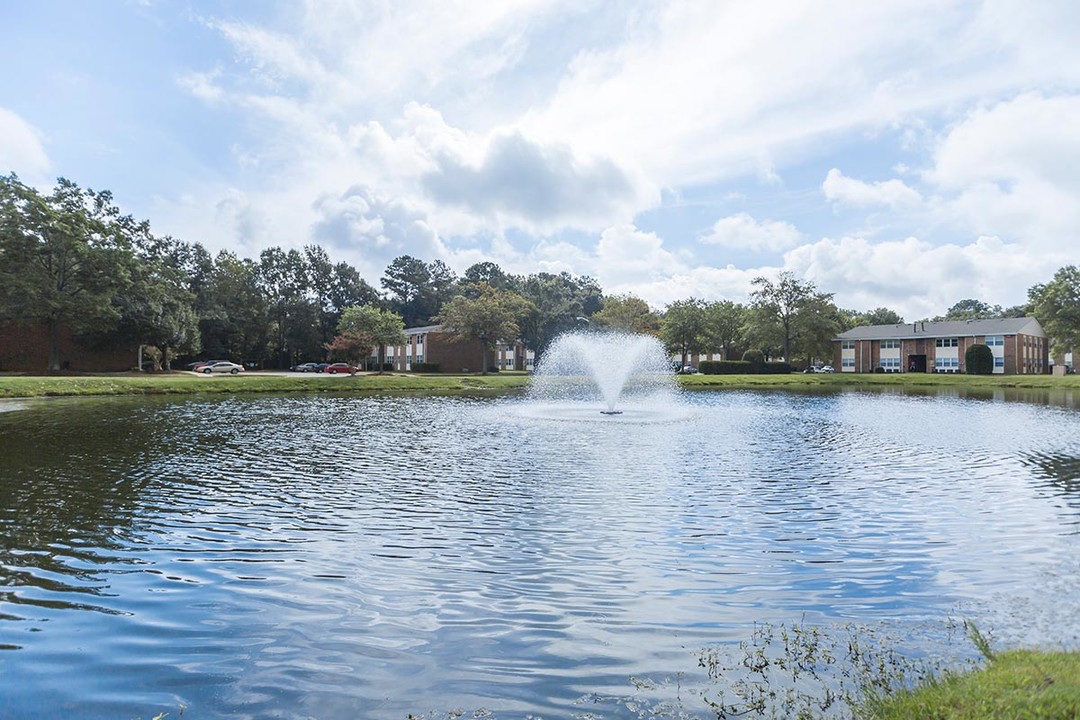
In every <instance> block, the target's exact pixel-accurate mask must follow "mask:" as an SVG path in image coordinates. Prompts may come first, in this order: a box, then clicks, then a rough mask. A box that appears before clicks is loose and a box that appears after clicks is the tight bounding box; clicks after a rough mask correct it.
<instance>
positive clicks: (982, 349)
mask: <svg viewBox="0 0 1080 720" xmlns="http://www.w3.org/2000/svg"><path fill="white" fill-rule="evenodd" d="M964 367H965V368H966V370H967V373H968V374H969V375H992V374H993V373H994V351H993V350H991V349H990V348H989V346H987V345H983V344H982V343H975V344H974V345H971V346H970V347H968V349H967V350H965V351H964Z"/></svg>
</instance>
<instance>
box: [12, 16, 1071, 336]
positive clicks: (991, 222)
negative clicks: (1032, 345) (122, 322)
mask: <svg viewBox="0 0 1080 720" xmlns="http://www.w3.org/2000/svg"><path fill="white" fill-rule="evenodd" d="M1077 37H1080V4H1077V3H1074V2H1071V1H1069V0H1062V1H1060V2H1052V1H1049V0H1047V1H1045V2H1022V1H1018V2H947V1H945V0H926V1H903V0H899V1H896V2H889V3H859V2H822V1H820V0H818V1H813V2H811V1H810V0H806V1H801V0H778V1H777V2H773V3H760V2H720V1H719V0H703V1H701V2H692V1H688V2H671V3H665V2H661V1H660V0H647V1H645V0H643V1H641V2H635V1H634V0H626V1H625V2H618V3H613V2H598V1H596V2H590V1H588V0H573V1H572V2H571V1H562V0H507V1H505V2H497V3H493V2H481V1H480V0H472V1H469V2H450V1H446V0H443V1H441V2H406V1H404V0H403V1H401V2H346V1H344V0H342V1H337V2H335V1H333V0H318V1H317V0H309V2H306V3H305V2H283V3H274V2H270V1H269V0H267V1H266V2H263V1H261V0H260V1H254V0H253V1H250V2H239V1H230V0H219V1H217V2H186V3H185V2H179V1H176V0H174V1H171V2H165V1H164V0H160V1H157V0H141V1H136V0H131V1H127V2H125V1H123V0H115V1H113V2H94V3H87V2H79V1H77V0H66V1H59V0H36V1H35V2H29V1H28V0H27V1H22V0H12V1H11V2H5V3H3V4H0V62H2V63H3V67H4V68H6V69H7V71H6V72H4V73H3V74H0V172H9V171H14V172H17V173H18V174H19V175H20V177H22V178H23V179H24V180H26V181H28V182H31V183H33V184H35V185H37V186H39V187H42V188H47V187H49V186H50V185H51V184H52V182H53V181H54V179H55V178H56V177H57V176H64V177H69V178H71V179H73V180H75V181H76V182H78V183H80V184H81V185H84V186H89V187H92V188H95V189H109V190H112V191H113V192H114V194H115V197H116V200H117V202H118V203H119V204H120V205H121V207H123V208H124V209H125V210H126V211H128V212H131V213H132V214H134V215H136V216H137V217H141V218H147V219H149V220H150V221H151V224H152V226H153V227H154V229H155V231H156V232H158V233H159V234H171V235H173V236H175V237H178V238H181V239H184V240H188V241H192V242H195V241H197V242H201V243H203V244H204V245H206V246H207V247H208V248H210V249H211V250H213V251H216V250H220V249H225V248H228V249H232V250H234V251H235V252H237V253H239V254H241V255H244V256H250V257H254V256H256V255H257V254H258V253H259V252H260V251H261V250H262V249H264V248H266V247H270V246H275V245H277V246H283V247H293V246H296V247H299V246H302V245H305V244H309V243H318V244H322V245H324V246H325V247H326V248H327V249H328V251H329V252H330V254H331V257H332V258H333V259H334V260H346V261H348V262H350V263H352V264H354V265H355V266H356V267H357V268H358V269H360V270H361V272H362V273H363V274H364V275H365V276H366V277H367V278H368V280H369V281H371V282H373V283H374V284H376V285H377V284H378V279H379V277H380V276H381V274H382V271H383V269H384V268H385V267H386V265H387V264H388V263H389V262H390V260H392V259H393V258H394V257H396V256H398V255H401V254H411V255H415V256H417V257H420V258H422V259H425V260H435V259H441V260H443V261H445V262H446V263H447V264H449V265H450V266H451V267H453V268H454V269H456V270H458V271H459V272H460V271H462V270H464V269H465V268H467V267H468V266H469V265H471V264H472V263H474V262H478V261H481V260H492V261H494V262H497V263H499V264H500V265H502V266H503V268H504V269H506V270H508V271H511V272H519V273H531V272H537V271H551V272H558V271H561V270H568V271H571V272H574V273H578V274H588V275H592V276H594V277H596V278H597V279H598V280H599V281H600V283H601V284H602V286H603V287H604V288H605V290H607V291H608V292H619V293H622V292H632V293H635V294H637V295H639V296H641V297H643V298H645V299H646V300H648V301H649V302H650V303H651V304H653V305H654V306H656V307H663V305H664V304H666V303H668V302H671V301H673V300H677V299H683V298H686V297H690V296H694V297H699V298H704V299H709V300H712V299H733V300H737V301H745V300H746V298H747V294H748V292H749V290H750V289H751V285H750V283H751V280H752V279H753V278H754V277H757V276H759V275H765V276H775V275H776V274H777V273H778V272H780V271H783V270H790V271H792V272H795V273H796V274H797V275H799V276H800V277H804V278H806V279H808V280H811V281H813V282H814V283H815V284H816V285H817V287H818V288H819V289H820V290H822V291H827V292H833V293H835V296H836V301H837V303H838V304H840V305H841V306H843V307H848V308H852V309H870V308H873V307H877V306H882V305H884V306H887V307H890V308H892V309H895V310H897V311H899V312H900V313H901V314H902V315H904V316H905V317H906V318H908V319H917V318H922V317H927V316H932V315H935V314H939V313H941V312H943V311H944V310H945V309H946V308H947V307H948V306H949V305H952V304H953V303H955V302H956V301H958V300H960V299H963V298H967V297H975V298H979V299H981V300H984V301H987V302H991V303H998V304H1002V305H1013V304H1017V303H1020V302H1022V301H1023V300H1024V299H1025V296H1026V290H1027V288H1028V287H1030V286H1031V285H1032V284H1034V283H1036V282H1043V281H1046V280H1048V279H1049V278H1050V277H1051V276H1052V274H1053V272H1054V271H1055V270H1056V269H1057V268H1059V267H1061V266H1062V265H1065V264H1075V263H1077V262H1080V240H1078V238H1080V202H1077V198H1078V197H1080V132H1077V128H1080V49H1078V46H1077V44H1076V42H1075V38H1077Z"/></svg>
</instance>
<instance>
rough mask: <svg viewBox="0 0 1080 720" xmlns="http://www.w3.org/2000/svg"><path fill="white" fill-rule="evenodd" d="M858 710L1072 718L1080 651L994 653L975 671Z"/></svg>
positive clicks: (940, 716)
mask: <svg viewBox="0 0 1080 720" xmlns="http://www.w3.org/2000/svg"><path fill="white" fill-rule="evenodd" d="M861 715H862V717H865V718H867V720H912V719H913V718H921V719H924V720H985V719H986V718H1010V719H1011V720H1074V719H1075V718H1080V653H1077V652H1071V653H1070V652H1039V651H1034V650H1012V651H1009V652H1003V653H999V654H995V655H994V656H993V658H992V659H991V660H990V661H989V662H988V663H987V665H986V667H984V668H983V669H981V670H978V671H975V672H970V673H964V674H959V675H958V674H950V675H947V676H945V677H944V678H942V679H939V680H936V681H932V682H930V683H928V684H926V685H923V686H921V687H919V688H917V689H915V690H911V691H907V692H901V693H897V694H894V695H891V696H888V697H886V698H883V699H880V700H872V701H871V702H869V703H867V705H866V706H865V708H864V709H863V711H862V713H861Z"/></svg>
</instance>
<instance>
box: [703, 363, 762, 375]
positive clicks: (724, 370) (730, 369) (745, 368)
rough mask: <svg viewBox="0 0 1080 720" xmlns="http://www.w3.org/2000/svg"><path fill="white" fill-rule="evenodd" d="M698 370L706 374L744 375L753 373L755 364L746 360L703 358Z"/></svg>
mask: <svg viewBox="0 0 1080 720" xmlns="http://www.w3.org/2000/svg"><path fill="white" fill-rule="evenodd" d="M698 370H699V371H700V372H701V373H702V374H704V375H743V374H746V373H752V372H753V371H754V366H753V364H752V363H748V362H746V361H745V360H702V361H701V362H700V363H698Z"/></svg>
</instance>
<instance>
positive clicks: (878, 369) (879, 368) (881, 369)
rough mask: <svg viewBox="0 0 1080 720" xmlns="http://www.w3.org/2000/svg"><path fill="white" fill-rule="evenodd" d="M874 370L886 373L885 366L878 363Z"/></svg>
mask: <svg viewBox="0 0 1080 720" xmlns="http://www.w3.org/2000/svg"><path fill="white" fill-rule="evenodd" d="M874 372H876V373H881V374H882V375H884V374H885V368H883V367H881V366H880V365H878V366H877V367H876V368H874Z"/></svg>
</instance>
